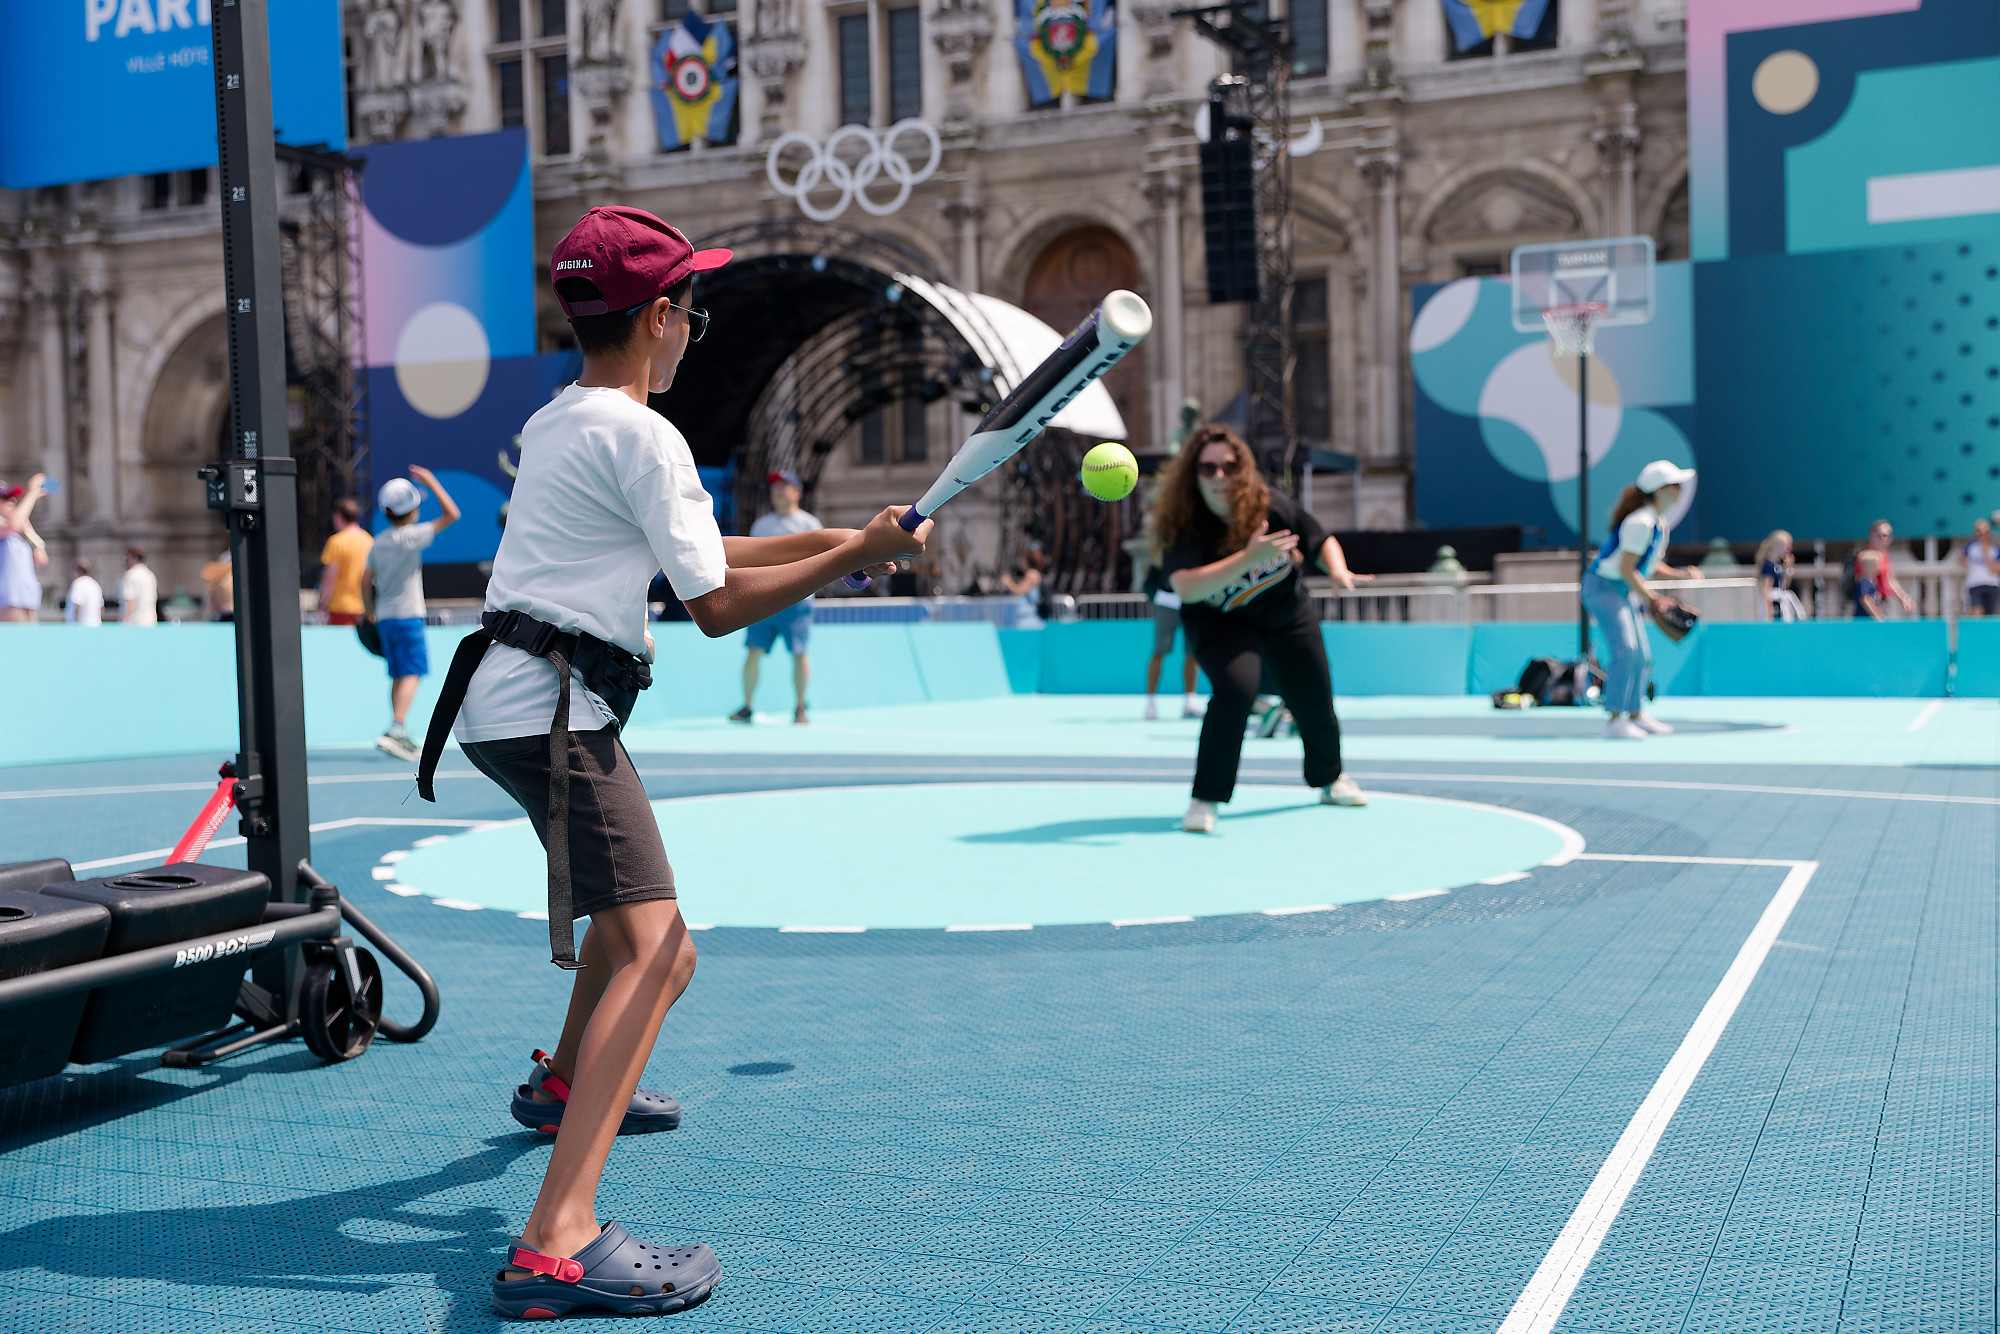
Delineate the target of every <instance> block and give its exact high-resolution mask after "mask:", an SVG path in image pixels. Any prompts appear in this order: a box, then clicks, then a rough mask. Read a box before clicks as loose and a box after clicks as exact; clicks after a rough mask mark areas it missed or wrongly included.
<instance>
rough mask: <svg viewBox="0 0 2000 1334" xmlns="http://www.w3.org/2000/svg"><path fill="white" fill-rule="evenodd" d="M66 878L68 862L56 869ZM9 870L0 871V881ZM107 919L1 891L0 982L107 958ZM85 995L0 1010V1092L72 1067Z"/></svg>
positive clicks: (86, 906) (91, 908) (76, 906)
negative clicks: (71, 1056)
mask: <svg viewBox="0 0 2000 1334" xmlns="http://www.w3.org/2000/svg"><path fill="white" fill-rule="evenodd" d="M56 864H57V865H59V866H61V867H62V869H63V871H64V872H65V877H64V878H65V879H67V872H68V870H69V863H67V862H59V863H56ZM12 869H14V868H12V867H0V882H4V880H5V878H6V874H7V872H8V871H9V870H12ZM110 932H111V913H110V911H109V910H108V909H106V908H104V907H103V906H102V905H100V904H95V903H77V902H75V901H74V900H71V899H58V898H50V897H47V896H45V895H41V894H25V893H21V892H20V891H18V890H0V979H6V978H15V977H26V976H27V975H28V974H30V973H41V972H46V971H48V970H49V969H51V968H62V967H65V966H67V965H69V964H73V963H87V962H88V961H90V960H92V959H95V958H97V957H98V956H99V955H100V954H102V953H103V952H104V940H105V937H106V936H108V935H109V934H110ZM83 1001H84V995H83V993H82V992H80V991H79V992H77V993H75V994H74V995H70V996H56V997H53V998H51V999H49V1000H41V1001H32V1002H30V1003H29V1004H26V1005H16V1006H14V1007H13V1008H11V1009H6V1010H0V1088H5V1087H7V1086H8V1085H11V1084H21V1083H25V1082H27V1081H28V1080H30V1079H41V1078H42V1077H44V1076H46V1075H53V1074H56V1073H57V1072H59V1071H60V1070H61V1069H62V1068H63V1066H64V1065H66V1064H68V1062H69V1050H70V1042H71V1040H72V1039H74V1038H75V1037H76V1028H77V1021H78V1020H80V1019H81V1018H82V1017H83Z"/></svg>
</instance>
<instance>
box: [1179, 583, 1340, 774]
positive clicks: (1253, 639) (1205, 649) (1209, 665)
mask: <svg viewBox="0 0 2000 1334" xmlns="http://www.w3.org/2000/svg"><path fill="white" fill-rule="evenodd" d="M1302 601H1303V600H1302ZM1182 624H1183V625H1184V626H1185V628H1186V629H1187V631H1188V638H1189V639H1190V640H1192V641H1193V648H1194V656H1195V661H1196V662H1199V663H1200V664H1201V669H1202V671H1204V672H1206V673H1207V674H1208V682H1209V684H1210V685H1211V686H1212V687H1214V689H1215V695H1214V697H1213V698H1212V699H1210V700H1209V703H1208V716H1207V717H1206V718H1204V719H1203V720H1202V724H1201V752H1200V755H1199V757H1198V758H1197V759H1196V760H1195V766H1194V796H1195V798H1196V799H1197V800H1199V801H1228V800H1229V798H1230V797H1231V796H1232V795H1234V794H1235V791H1236V768H1237V765H1238V763H1239V762H1240V761H1241V760H1242V758H1243V729H1244V726H1245V725H1246V724H1247V723H1248V722H1249V721H1250V707H1251V705H1252V704H1253V703H1255V701H1256V698H1257V688H1258V686H1259V685H1260V684H1261V683H1262V681H1263V679H1264V675H1265V673H1266V672H1267V671H1268V672H1269V673H1270V677H1271V680H1272V682H1273V683H1275V684H1276V686H1277V687H1278V694H1279V695H1280V696H1282V697H1283V698H1284V701H1285V704H1286V705H1287V706H1288V707H1289V708H1290V709H1291V711H1292V719H1293V721H1294V722H1296V723H1297V724H1298V726H1299V738H1300V739H1301V740H1302V741H1304V742H1305V743H1306V762H1305V777H1306V784H1307V786H1309V787H1324V786H1325V785H1326V784H1328V783H1331V782H1332V781H1333V780H1334V779H1336V778H1338V777H1340V720H1339V719H1338V718H1336V717H1334V715H1333V677H1332V674H1331V673H1330V672H1329V671H1328V670H1327V665H1326V641H1324V640H1323V639H1321V638H1320V633H1319V622H1318V621H1317V620H1316V619H1314V617H1313V614H1312V608H1311V607H1310V606H1306V605H1301V606H1300V607H1299V614H1298V618H1297V619H1296V620H1294V621H1293V622H1292V623H1291V624H1290V625H1288V626H1285V627H1284V628H1283V629H1281V630H1263V629H1259V628H1258V627H1257V626H1255V625H1252V624H1250V623H1249V622H1247V621H1245V620H1243V619H1242V618H1241V617H1238V616H1229V615H1219V616H1202V617H1200V618H1199V625H1198V626H1197V624H1196V619H1195V618H1193V617H1186V616H1184V617H1183V618H1182Z"/></svg>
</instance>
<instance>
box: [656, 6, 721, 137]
mask: <svg viewBox="0 0 2000 1334" xmlns="http://www.w3.org/2000/svg"><path fill="white" fill-rule="evenodd" d="M646 83H647V86H648V88H649V90H650V91H651V93H652V95H653V120H654V122H655V124H657V125H658V127H659V131H660V147H661V148H664V149H667V150H669V151H671V150H673V149H676V148H686V147H687V146H688V145H689V144H692V143H693V142H694V141H695V140H696V139H706V140H708V142H710V143H712V144H726V143H729V142H731V141H732V140H733V139H734V138H735V133H734V131H735V121H736V86H737V76H736V42H735V40H734V39H733V38H732V37H731V36H730V34H729V25H728V24H727V23H725V22H723V21H722V20H721V19H706V18H703V17H702V16H701V15H700V14H698V13H696V12H695V11H694V10H693V9H689V10H688V12H687V13H686V14H684V15H682V16H681V20H680V22H679V23H676V24H675V25H674V26H673V27H671V28H668V29H667V30H666V31H665V32H663V33H661V34H660V40H659V42H658V43H656V44H655V45H654V47H653V57H652V61H651V62H650V64H649V65H648V66H647V78H646Z"/></svg>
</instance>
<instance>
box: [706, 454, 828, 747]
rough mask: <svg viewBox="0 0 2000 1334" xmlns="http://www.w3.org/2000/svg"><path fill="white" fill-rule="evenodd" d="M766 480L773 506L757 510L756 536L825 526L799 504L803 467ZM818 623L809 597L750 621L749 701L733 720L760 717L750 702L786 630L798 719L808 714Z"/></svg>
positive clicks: (746, 657)
mask: <svg viewBox="0 0 2000 1334" xmlns="http://www.w3.org/2000/svg"><path fill="white" fill-rule="evenodd" d="M764 484H765V485H766V486H768V487H770V488H771V509H770V512H769V513H768V514H760V515H758V516H757V521H756V522H755V523H753V524H751V525H750V536H752V537H784V536H786V535H788V534H791V533H810V532H814V531H816V530H817V529H819V528H820V527H821V526H822V525H821V524H820V521H819V520H818V519H816V518H814V517H813V516H812V515H810V514H808V513H806V511H804V510H802V509H800V508H799V501H800V499H801V498H802V497H803V496H804V495H805V488H804V487H802V486H800V485H799V475H798V474H797V473H795V472H793V471H792V470H791V469H790V468H779V469H777V470H776V471H774V472H772V473H770V474H769V475H767V476H766V477H765V478H764ZM812 624H813V600H812V599H811V598H807V599H805V600H804V601H803V602H800V603H798V604H797V605H796V606H791V607H787V608H785V609H784V610H783V611H781V612H779V613H778V614H777V615H776V616H767V617H765V618H764V619H763V620H761V621H759V622H757V624H755V625H753V626H751V627H750V633H749V634H748V635H747V636H745V639H746V641H747V644H748V648H747V649H746V651H745V652H744V655H743V707H742V708H740V709H738V710H737V711H736V712H734V713H732V714H730V715H729V721H730V722H732V723H748V722H751V721H753V720H754V719H755V718H756V716H757V715H756V714H755V713H754V712H752V711H751V707H750V703H751V701H752V700H753V699H755V698H756V697H757V676H758V670H757V669H758V666H759V665H760V664H761V663H762V662H763V659H764V655H765V654H766V653H769V652H770V651H771V649H772V647H773V646H774V645H776V644H777V642H778V637H779V636H780V635H782V636H784V639H785V652H787V653H789V654H791V655H792V693H793V695H794V696H796V698H797V701H798V702H797V704H796V705H794V707H793V709H792V721H793V722H795V723H803V722H804V721H805V720H806V684H807V682H809V681H811V680H812V663H811V662H810V661H809V660H808V659H807V657H806V642H807V640H808V639H809V638H810V637H811V635H812Z"/></svg>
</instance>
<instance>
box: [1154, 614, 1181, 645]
mask: <svg viewBox="0 0 2000 1334" xmlns="http://www.w3.org/2000/svg"><path fill="white" fill-rule="evenodd" d="M1180 628H1181V609H1180V608H1179V607H1162V606H1161V605H1160V604H1159V603H1157V602H1155V603H1154V604H1153V656H1154V657H1156V658H1164V657H1166V656H1167V655H1168V654H1169V653H1172V652H1173V651H1174V631H1176V630H1178V629H1180Z"/></svg>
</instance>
